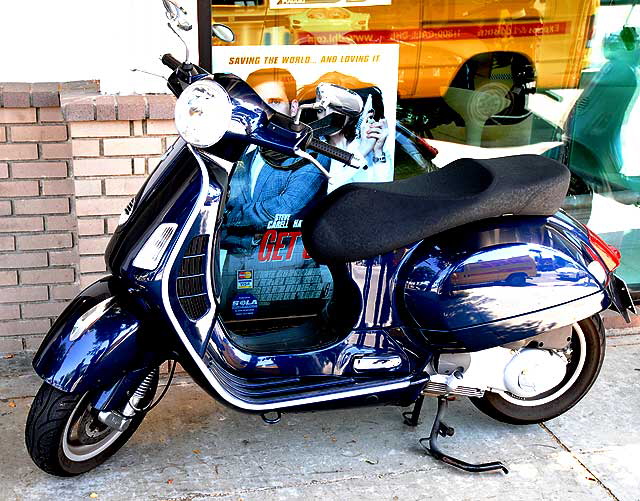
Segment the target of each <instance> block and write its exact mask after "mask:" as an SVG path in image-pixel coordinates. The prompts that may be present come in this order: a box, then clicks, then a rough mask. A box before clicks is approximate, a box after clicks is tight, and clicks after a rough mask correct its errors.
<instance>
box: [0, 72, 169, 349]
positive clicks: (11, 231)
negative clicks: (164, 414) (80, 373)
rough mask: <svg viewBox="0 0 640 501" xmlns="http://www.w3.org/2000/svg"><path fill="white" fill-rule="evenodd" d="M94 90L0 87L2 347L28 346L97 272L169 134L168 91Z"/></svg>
mask: <svg viewBox="0 0 640 501" xmlns="http://www.w3.org/2000/svg"><path fill="white" fill-rule="evenodd" d="M96 90H97V88H96V86H95V85H94V84H92V83H89V84H86V83H83V84H69V85H58V84H34V85H32V86H31V85H28V84H0V353H2V352H19V351H24V350H35V349H36V348H37V347H38V345H39V343H40V342H41V340H42V337H43V335H44V334H45V333H46V331H47V330H48V328H49V327H50V325H51V322H52V321H53V320H55V318H56V317H57V315H58V314H59V313H60V312H61V311H62V309H63V308H64V307H65V305H66V304H67V303H68V301H69V300H70V299H71V298H73V297H74V296H75V295H76V294H77V293H78V292H80V290H81V288H83V287H85V286H87V285H89V284H90V283H92V282H93V281H95V280H97V279H98V278H100V277H102V276H104V274H105V272H106V270H105V264H104V258H103V253H104V250H105V247H106V245H107V242H108V240H109V235H110V234H111V233H113V231H114V229H115V226H116V224H117V219H118V215H119V214H120V212H121V211H122V209H123V208H124V207H125V205H126V204H127V203H128V201H129V200H130V198H131V197H132V196H133V195H134V194H135V193H136V192H137V191H138V188H139V187H140V186H141V184H142V183H143V182H144V180H145V178H146V176H147V175H148V174H149V173H150V172H151V171H153V169H154V168H155V166H156V165H157V163H158V158H159V157H160V156H161V155H162V153H164V151H165V150H166V148H167V145H168V143H169V142H170V141H173V140H174V138H175V134H176V132H175V129H174V126H173V120H172V119H171V118H172V116H173V103H174V99H173V97H171V96H125V97H113V96H100V95H97V94H96ZM169 144H170V143H169Z"/></svg>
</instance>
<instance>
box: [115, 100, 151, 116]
mask: <svg viewBox="0 0 640 501" xmlns="http://www.w3.org/2000/svg"><path fill="white" fill-rule="evenodd" d="M116 103H117V104H118V120H142V119H144V118H146V116H147V112H146V107H147V106H146V104H147V103H146V101H145V98H144V96H117V97H116Z"/></svg>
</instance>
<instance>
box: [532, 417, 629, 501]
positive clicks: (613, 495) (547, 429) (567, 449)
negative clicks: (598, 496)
mask: <svg viewBox="0 0 640 501" xmlns="http://www.w3.org/2000/svg"><path fill="white" fill-rule="evenodd" d="M539 426H540V428H542V429H543V430H544V431H546V432H547V433H548V434H549V436H550V437H551V439H552V440H553V441H554V442H556V443H557V444H558V445H559V446H560V447H561V448H562V449H563V450H564V451H566V452H568V453H569V454H570V455H571V457H572V458H573V459H575V460H576V462H577V463H578V464H579V465H580V466H582V468H583V469H584V470H585V471H586V472H587V473H588V474H589V476H590V477H591V478H593V479H594V480H595V482H596V483H597V484H598V485H599V486H600V487H602V488H603V489H604V490H605V491H606V492H607V494H609V496H610V497H611V499H615V501H620V499H619V498H618V496H616V495H615V494H614V493H613V491H612V490H611V489H609V487H607V486H606V485H605V484H604V482H602V480H600V479H599V478H598V476H597V475H596V474H595V473H594V472H593V471H591V469H590V468H589V467H588V466H587V465H586V464H584V463H583V462H582V461H580V458H579V457H578V456H577V455H576V454H575V453H574V452H573V451H572V450H571V449H569V447H567V446H566V445H565V444H564V442H562V440H560V438H558V436H557V435H556V434H555V433H553V432H552V431H551V430H550V429H549V428H548V427H547V425H545V424H544V423H539Z"/></svg>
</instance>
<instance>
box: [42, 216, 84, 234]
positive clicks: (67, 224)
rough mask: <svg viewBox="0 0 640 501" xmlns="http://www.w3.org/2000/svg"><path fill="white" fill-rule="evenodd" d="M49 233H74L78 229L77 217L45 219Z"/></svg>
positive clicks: (50, 217)
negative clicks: (66, 231)
mask: <svg viewBox="0 0 640 501" xmlns="http://www.w3.org/2000/svg"><path fill="white" fill-rule="evenodd" d="M45 221H46V225H47V230H48V231H64V230H70V231H73V230H75V229H76V223H77V220H76V217H75V216H73V215H69V216H47V217H46V218H45Z"/></svg>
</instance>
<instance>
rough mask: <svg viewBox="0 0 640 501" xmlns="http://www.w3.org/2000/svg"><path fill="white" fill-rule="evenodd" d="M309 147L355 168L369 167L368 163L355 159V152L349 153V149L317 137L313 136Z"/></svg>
mask: <svg viewBox="0 0 640 501" xmlns="http://www.w3.org/2000/svg"><path fill="white" fill-rule="evenodd" d="M307 149H310V150H313V151H317V152H318V153H320V154H322V155H325V156H327V157H329V158H332V159H334V160H337V161H338V162H342V163H344V164H345V165H348V166H349V167H353V168H354V169H358V168H360V167H362V168H363V169H366V168H367V166H366V165H364V166H363V165H360V164H358V163H357V162H356V161H355V158H354V155H353V153H349V152H348V151H344V150H342V149H340V148H336V147H335V146H332V145H330V144H327V143H325V142H324V141H320V140H319V139H316V138H313V139H312V140H311V141H310V142H309V144H308V145H307Z"/></svg>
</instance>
